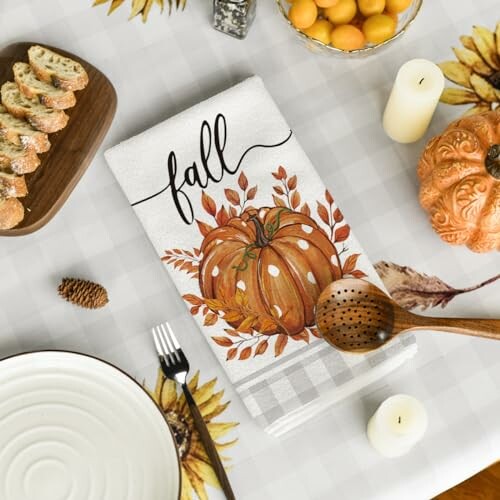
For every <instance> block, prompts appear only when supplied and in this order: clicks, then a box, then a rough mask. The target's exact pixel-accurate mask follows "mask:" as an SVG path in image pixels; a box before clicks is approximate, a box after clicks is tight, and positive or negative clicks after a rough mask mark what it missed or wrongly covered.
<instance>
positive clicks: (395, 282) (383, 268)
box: [375, 261, 500, 310]
mask: <svg viewBox="0 0 500 500" xmlns="http://www.w3.org/2000/svg"><path fill="white" fill-rule="evenodd" d="M375 269H376V271H377V273H378V274H379V276H380V278H381V280H382V281H383V282H384V285H385V287H386V288H387V290H388V291H389V293H390V294H391V296H392V298H393V299H394V300H395V301H396V302H397V303H398V304H399V305H400V306H401V307H403V308H404V309H408V310H410V309H414V308H417V307H420V308H421V309H422V310H425V309H427V308H429V307H437V306H441V307H443V308H444V307H446V306H447V305H448V304H449V302H450V301H451V300H453V299H454V298H455V297H457V296H458V295H461V294H464V293H469V292H472V291H474V290H478V289H480V288H482V287H484V286H487V285H489V284H491V283H494V282H495V281H497V280H499V279H500V274H498V275H496V276H493V277H492V278H490V279H488V280H486V281H483V282H482V283H480V284H478V285H475V286H472V287H469V288H454V287H452V286H450V285H448V284H447V283H445V282H444V281H442V280H441V279H440V278H438V277H437V276H428V275H427V274H424V273H418V272H417V271H415V270H413V269H412V268H410V267H407V266H400V265H398V264H394V263H391V262H384V261H380V262H377V263H376V264H375Z"/></svg>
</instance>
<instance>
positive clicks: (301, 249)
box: [105, 77, 416, 435]
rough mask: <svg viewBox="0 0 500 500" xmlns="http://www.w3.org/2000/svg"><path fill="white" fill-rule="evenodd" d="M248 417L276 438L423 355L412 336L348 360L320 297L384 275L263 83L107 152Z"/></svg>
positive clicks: (251, 83) (255, 81)
mask: <svg viewBox="0 0 500 500" xmlns="http://www.w3.org/2000/svg"><path fill="white" fill-rule="evenodd" d="M105 156H106V159H107V161H108V163H109V165H110V167H111V169H112V171H113V172H114V174H115V176H116V178H117V179H118V182H119V183H120V184H121V186H122V188H123V190H124V192H125V194H126V196H127V197H128V199H129V201H130V203H131V204H132V205H133V207H134V209H135V211H136V213H137V216H138V217H139V219H140V220H141V222H142V224H143V226H144V228H145V230H146V233H147V234H148V236H149V238H150V239H151V241H152V243H153V245H154V247H155V249H156V250H157V252H158V255H159V258H161V259H162V261H163V262H164V264H165V267H166V269H167V270H168V272H169V273H170V276H171V277H172V279H173V281H174V283H175V284H176V286H177V288H178V289H179V292H180V293H181V294H182V296H183V298H184V300H185V301H186V304H187V305H188V307H189V308H190V311H191V313H192V314H193V316H194V317H195V318H196V320H197V321H198V324H199V326H200V329H201V331H202V334H203V335H204V336H205V338H206V339H207V342H208V345H209V346H210V347H211V348H212V349H213V351H214V353H215V355H216V356H217V358H218V359H219V361H220V363H221V365H222V366H223V368H224V370H226V372H227V374H228V376H229V378H230V380H231V382H232V383H233V384H234V386H235V387H236V390H237V391H238V393H239V394H240V396H241V398H242V399H243V401H244V403H245V404H246V406H247V408H248V410H249V412H250V414H251V415H252V416H253V417H254V418H256V419H257V420H258V421H259V422H260V423H261V424H262V425H263V426H265V427H266V429H267V430H268V431H269V432H271V433H272V434H274V435H280V434H282V433H283V432H286V431H287V430H289V429H291V428H293V427H295V426H297V425H298V424H300V423H301V422H303V421H305V420H306V419H308V418H311V417H312V416H313V415H315V414H317V413H318V412H319V411H321V410H322V409H324V408H326V407H328V406H329V405H331V404H332V403H334V402H335V401H338V400H339V399H341V398H344V397H346V396H348V395H350V394H352V393H353V392H355V391H357V390H359V389H361V388H362V387H365V386H366V385H368V384H370V383H372V382H374V381H375V380H377V379H379V378H380V377H382V376H384V375H386V374H387V373H389V372H390V371H391V370H393V369H394V368H396V367H397V366H399V365H400V364H401V363H402V362H404V361H405V360H406V359H408V358H410V357H411V356H412V355H414V354H415V352H416V343H415V339H414V337H413V336H412V335H408V336H404V337H402V338H401V339H398V340H396V341H393V342H392V343H391V344H390V345H388V346H386V347H385V348H383V349H381V350H379V351H377V352H374V353H372V354H368V355H347V354H341V353H340V352H339V351H336V350H335V349H333V348H332V347H330V346H329V345H328V344H327V343H326V342H325V341H323V340H322V339H321V338H320V337H319V334H318V331H317V329H316V327H315V320H314V309H315V302H316V300H317V298H318V295H319V293H320V291H321V290H322V289H323V288H324V287H325V286H326V285H328V283H330V282H331V281H332V280H335V279H337V278H339V277H341V276H346V277H347V276H354V277H367V278H368V279H370V280H371V281H373V282H375V283H377V284H379V285H380V282H379V279H378V276H377V275H376V273H375V271H374V269H373V267H372V266H371V264H370V262H369V261H368V259H367V257H366V256H365V255H364V253H363V251H362V249H361V247H360V246H359V244H358V242H357V241H356V239H355V238H354V236H353V234H352V232H351V228H350V226H349V225H348V224H347V222H346V221H345V219H344V216H343V214H342V212H341V211H340V209H339V208H338V207H337V206H336V204H335V201H334V198H333V196H332V194H330V192H329V191H327V190H326V189H325V186H324V184H323V183H322V181H321V179H320V178H319V176H318V174H317V173H316V171H315V170H314V167H313V166H312V165H311V162H310V161H309V159H308V158H307V156H306V155H305V153H304V151H303V150H302V149H301V147H300V146H299V144H298V142H297V140H296V139H295V137H294V135H293V133H292V132H291V131H290V129H289V127H288V125H287V124H286V122H285V120H284V119H283V117H282V115H281V113H280V112H279V110H278V109H277V107H276V105H275V103H274V102H273V100H272V98H271V97H270V95H269V94H268V92H267V91H266V89H265V87H264V84H263V83H262V81H261V79H260V78H258V77H253V78H249V79H248V80H246V81H244V82H242V83H240V84H238V85H236V86H235V87H233V88H231V89H229V90H227V91H225V92H222V93H221V94H219V95H217V96H215V97H213V98H211V99H208V100H207V101H205V102H203V103H201V104H198V105H196V106H194V107H193V108H191V109H188V110H187V111H184V112H183V113H180V114H179V115H177V116H174V117H173V118H170V119H169V120H166V121H164V122H163V123H160V124H158V125H156V126H155V127H153V128H152V129H150V130H147V131H145V132H143V133H141V134H139V135H138V136H136V137H133V138H131V139H129V140H127V141H125V142H123V143H121V144H119V145H117V146H115V147H113V148H112V149H110V150H108V151H107V152H106V153H105Z"/></svg>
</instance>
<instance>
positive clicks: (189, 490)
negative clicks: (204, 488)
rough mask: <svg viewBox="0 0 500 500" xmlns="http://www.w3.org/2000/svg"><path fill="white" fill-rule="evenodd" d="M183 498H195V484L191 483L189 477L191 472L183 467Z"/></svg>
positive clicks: (185, 499) (186, 499)
mask: <svg viewBox="0 0 500 500" xmlns="http://www.w3.org/2000/svg"><path fill="white" fill-rule="evenodd" d="M181 485H182V492H181V500H192V498H193V486H192V485H191V480H190V479H189V473H188V472H187V471H186V470H185V469H184V467H182V468H181Z"/></svg>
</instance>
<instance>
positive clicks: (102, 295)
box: [58, 278, 109, 309]
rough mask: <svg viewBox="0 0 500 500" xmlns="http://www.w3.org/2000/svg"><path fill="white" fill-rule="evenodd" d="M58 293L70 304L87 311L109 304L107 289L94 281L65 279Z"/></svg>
mask: <svg viewBox="0 0 500 500" xmlns="http://www.w3.org/2000/svg"><path fill="white" fill-rule="evenodd" d="M58 291H59V295H60V296H61V297H63V298H64V299H66V300H67V301H68V302H72V303H73V304H75V305H77V306H81V307H86V308H87V309H98V308H100V307H104V306H105V305H106V304H107V303H108V302H109V299H108V292H107V291H106V289H105V288H104V287H103V286H101V285H99V284H97V283H92V281H87V280H81V279H77V278H64V279H63V280H62V282H61V284H60V285H59V288H58Z"/></svg>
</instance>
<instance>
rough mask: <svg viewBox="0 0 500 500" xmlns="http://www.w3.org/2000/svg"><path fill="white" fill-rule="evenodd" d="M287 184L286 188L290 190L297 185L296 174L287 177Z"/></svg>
mask: <svg viewBox="0 0 500 500" xmlns="http://www.w3.org/2000/svg"><path fill="white" fill-rule="evenodd" d="M287 186H288V189H289V190H290V191H293V190H294V189H295V188H296V187H297V176H296V175H294V176H292V177H290V179H288V182H287Z"/></svg>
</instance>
